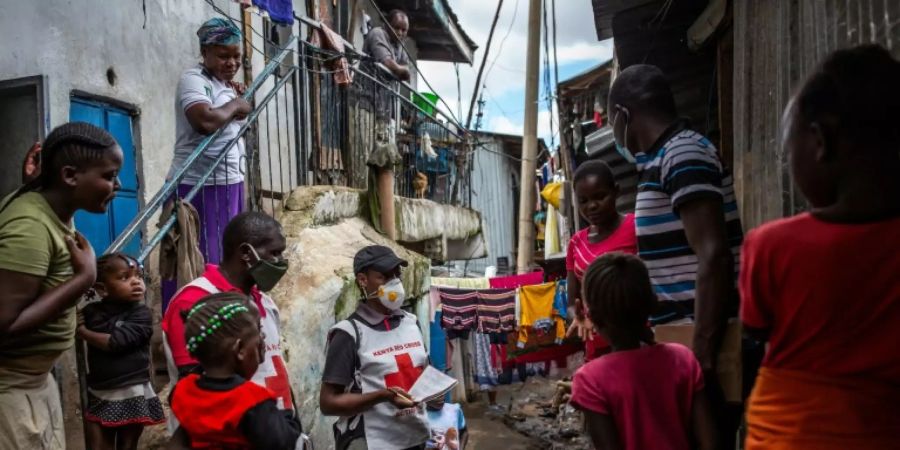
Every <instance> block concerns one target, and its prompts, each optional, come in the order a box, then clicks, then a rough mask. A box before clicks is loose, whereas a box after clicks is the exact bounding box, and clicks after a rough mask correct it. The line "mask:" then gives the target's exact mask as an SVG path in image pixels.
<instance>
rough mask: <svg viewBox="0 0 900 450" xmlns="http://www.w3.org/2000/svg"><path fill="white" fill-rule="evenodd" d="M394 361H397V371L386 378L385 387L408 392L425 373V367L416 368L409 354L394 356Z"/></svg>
mask: <svg viewBox="0 0 900 450" xmlns="http://www.w3.org/2000/svg"><path fill="white" fill-rule="evenodd" d="M394 360H395V361H397V371H396V372H394V373H389V374H387V375H385V376H384V386H385V387H399V388H401V389H403V390H404V391H407V392H408V391H409V390H410V389H412V386H413V384H415V382H416V380H418V379H419V375H422V372H424V371H425V366H424V365H422V366H414V365H413V362H412V357H410V356H409V353H403V354H402V355H394Z"/></svg>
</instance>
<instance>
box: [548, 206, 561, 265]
mask: <svg viewBox="0 0 900 450" xmlns="http://www.w3.org/2000/svg"><path fill="white" fill-rule="evenodd" d="M556 219H557V216H556V208H554V207H553V205H551V204H548V205H547V222H546V225H544V259H545V260H546V259H550V258H552V257H553V256H554V255H557V254H559V253H560V246H559V223H558V222H557V221H556Z"/></svg>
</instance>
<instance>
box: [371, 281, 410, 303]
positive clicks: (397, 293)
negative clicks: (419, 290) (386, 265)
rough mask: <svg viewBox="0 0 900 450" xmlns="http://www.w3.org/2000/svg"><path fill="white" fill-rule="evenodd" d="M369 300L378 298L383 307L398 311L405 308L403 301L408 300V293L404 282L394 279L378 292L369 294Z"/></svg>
mask: <svg viewBox="0 0 900 450" xmlns="http://www.w3.org/2000/svg"><path fill="white" fill-rule="evenodd" d="M369 298H377V299H378V301H380V302H381V305H382V306H384V307H385V308H387V309H389V310H391V311H396V310H398V309H400V307H401V306H403V301H404V300H406V291H405V290H404V289H403V282H401V281H400V278H393V279H391V280H390V281H388V282H387V283H385V284H384V286H381V287H380V288H378V290H377V291H375V292H373V293H371V294H369Z"/></svg>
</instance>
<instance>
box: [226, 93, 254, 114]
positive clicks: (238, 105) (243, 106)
mask: <svg viewBox="0 0 900 450" xmlns="http://www.w3.org/2000/svg"><path fill="white" fill-rule="evenodd" d="M230 103H232V104H233V105H234V118H235V119H237V120H244V119H246V118H247V115H249V114H250V112H251V111H253V106H252V105H251V104H250V102H248V101H247V100H244V98H243V97H236V98H235V99H234V100H232V101H231V102H230Z"/></svg>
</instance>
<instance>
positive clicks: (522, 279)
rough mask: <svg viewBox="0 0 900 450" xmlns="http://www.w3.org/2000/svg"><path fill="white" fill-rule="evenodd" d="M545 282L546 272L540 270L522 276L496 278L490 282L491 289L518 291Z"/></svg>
mask: <svg viewBox="0 0 900 450" xmlns="http://www.w3.org/2000/svg"><path fill="white" fill-rule="evenodd" d="M543 282H544V272H543V271H541V270H539V271H536V272H530V273H525V274H521V275H510V276H506V277H495V278H491V279H490V280H489V284H490V287H491V289H517V288H520V287H522V286H529V285H532V284H541V283H543Z"/></svg>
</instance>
